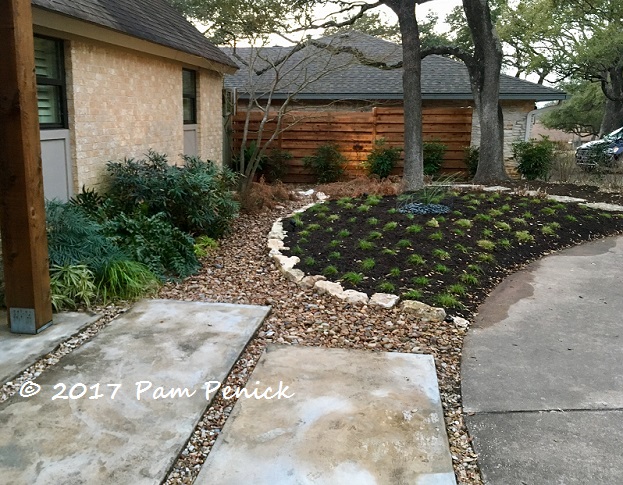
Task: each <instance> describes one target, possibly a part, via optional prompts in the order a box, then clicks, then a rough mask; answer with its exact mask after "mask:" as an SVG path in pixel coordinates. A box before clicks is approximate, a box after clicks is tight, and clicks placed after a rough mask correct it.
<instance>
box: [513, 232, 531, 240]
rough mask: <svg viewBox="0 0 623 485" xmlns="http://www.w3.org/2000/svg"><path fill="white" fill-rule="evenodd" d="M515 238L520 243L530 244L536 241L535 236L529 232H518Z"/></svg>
mask: <svg viewBox="0 0 623 485" xmlns="http://www.w3.org/2000/svg"><path fill="white" fill-rule="evenodd" d="M515 238H516V239H517V241H519V242H520V243H528V242H533V241H534V236H532V234H530V233H529V232H528V231H517V232H515Z"/></svg>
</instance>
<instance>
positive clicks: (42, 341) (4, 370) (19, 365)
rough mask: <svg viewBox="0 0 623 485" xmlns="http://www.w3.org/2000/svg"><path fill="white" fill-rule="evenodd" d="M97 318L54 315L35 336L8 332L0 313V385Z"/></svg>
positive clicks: (90, 315)
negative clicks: (50, 322) (49, 323)
mask: <svg viewBox="0 0 623 485" xmlns="http://www.w3.org/2000/svg"><path fill="white" fill-rule="evenodd" d="M99 318H100V316H99V315H96V314H94V313H78V312H61V313H55V314H54V318H53V320H52V322H53V324H52V325H50V326H49V327H48V328H47V329H45V330H44V331H43V332H41V333H40V334H37V335H24V334H15V333H11V330H10V328H9V325H8V323H7V318H6V311H0V383H4V382H6V381H7V380H8V379H10V378H12V377H14V376H16V375H17V374H19V373H20V372H21V371H23V370H24V369H26V368H27V367H28V366H30V365H32V364H34V363H35V362H36V361H37V360H38V359H39V358H40V357H42V356H44V355H45V354H47V353H48V352H52V351H53V350H54V349H55V348H56V347H57V346H58V345H59V344H60V343H61V342H63V341H65V340H67V339H68V338H69V337H71V336H72V335H74V334H76V333H78V332H79V331H80V330H82V329H83V328H85V327H86V326H88V325H91V324H92V323H94V322H96V321H97V320H98V319H99Z"/></svg>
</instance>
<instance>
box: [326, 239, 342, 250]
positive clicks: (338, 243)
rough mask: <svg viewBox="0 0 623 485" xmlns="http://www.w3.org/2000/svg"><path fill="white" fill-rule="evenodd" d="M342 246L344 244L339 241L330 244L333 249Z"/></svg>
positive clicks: (334, 240)
mask: <svg viewBox="0 0 623 485" xmlns="http://www.w3.org/2000/svg"><path fill="white" fill-rule="evenodd" d="M340 244H342V242H341V241H338V240H337V239H331V242H329V247H331V248H336V247H338V246H339V245H340Z"/></svg>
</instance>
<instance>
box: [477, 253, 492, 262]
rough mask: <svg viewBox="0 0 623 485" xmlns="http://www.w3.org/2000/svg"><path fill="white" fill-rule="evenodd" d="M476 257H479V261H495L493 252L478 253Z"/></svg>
mask: <svg viewBox="0 0 623 485" xmlns="http://www.w3.org/2000/svg"><path fill="white" fill-rule="evenodd" d="M476 258H477V259H478V261H481V262H483V263H490V264H493V263H495V256H493V254H491V253H478V254H477V255H476Z"/></svg>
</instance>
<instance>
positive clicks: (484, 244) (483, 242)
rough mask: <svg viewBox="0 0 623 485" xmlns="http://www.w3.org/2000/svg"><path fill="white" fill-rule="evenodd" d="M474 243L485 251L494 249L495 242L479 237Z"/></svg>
mask: <svg viewBox="0 0 623 485" xmlns="http://www.w3.org/2000/svg"><path fill="white" fill-rule="evenodd" d="M476 244H477V245H478V247H480V248H482V249H484V250H485V251H493V250H494V249H495V243H494V242H493V241H489V240H488V239H480V240H479V241H477V242H476Z"/></svg>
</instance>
